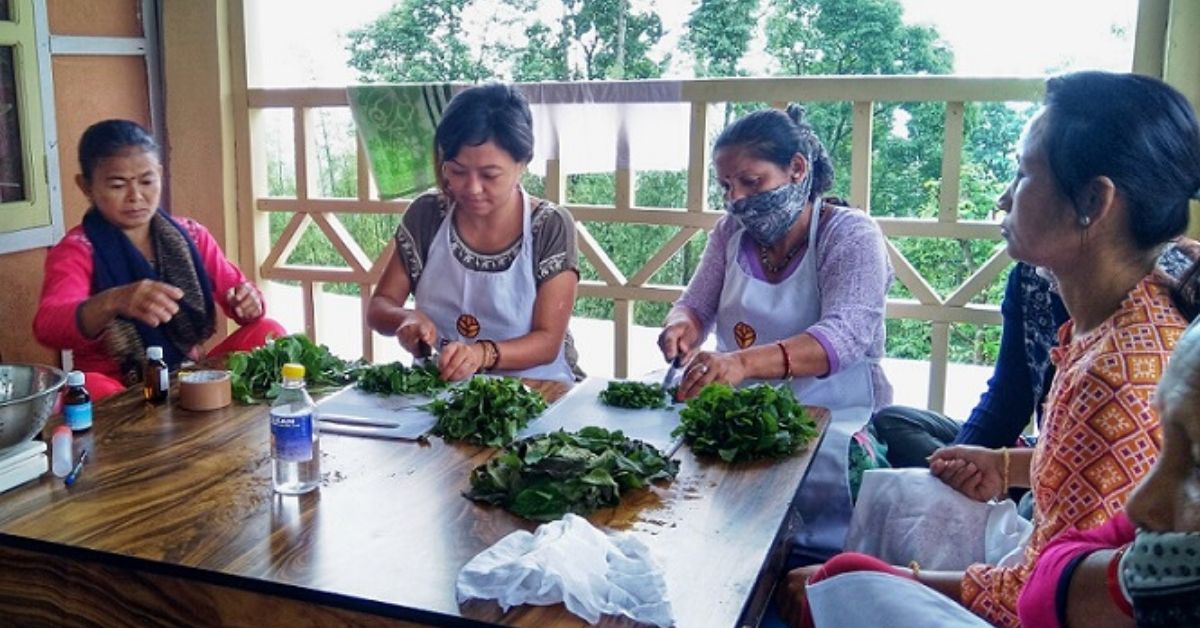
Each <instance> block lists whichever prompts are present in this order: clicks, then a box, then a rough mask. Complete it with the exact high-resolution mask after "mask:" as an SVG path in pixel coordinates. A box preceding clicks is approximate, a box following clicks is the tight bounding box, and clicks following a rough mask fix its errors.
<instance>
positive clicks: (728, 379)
mask: <svg viewBox="0 0 1200 628" xmlns="http://www.w3.org/2000/svg"><path fill="white" fill-rule="evenodd" d="M744 379H746V367H745V365H744V364H742V360H741V358H739V357H738V354H736V353H716V352H710V351H703V352H701V353H699V354H697V355H696V357H695V358H693V359H692V361H691V362H689V363H688V365H687V368H686V369H684V371H683V379H682V380H680V382H679V393H678V394H677V395H676V396H677V397H678V398H679V400H680V401H682V400H684V399H691V398H692V397H695V396H696V395H698V394H700V391H701V390H703V389H704V387H705V386H707V385H709V384H711V383H713V382H720V383H722V384H729V385H730V386H737V385H738V384H740V383H742V380H744Z"/></svg>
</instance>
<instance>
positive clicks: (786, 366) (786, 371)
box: [775, 340, 792, 379]
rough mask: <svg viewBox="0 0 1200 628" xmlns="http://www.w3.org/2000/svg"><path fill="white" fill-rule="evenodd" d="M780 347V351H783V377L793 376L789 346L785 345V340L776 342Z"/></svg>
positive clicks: (789, 377)
mask: <svg viewBox="0 0 1200 628" xmlns="http://www.w3.org/2000/svg"><path fill="white" fill-rule="evenodd" d="M775 346H777V347H779V351H780V352H782V353H783V379H791V378H792V356H790V355H788V350H787V347H785V346H783V341H782V340H780V341H779V342H776V343H775Z"/></svg>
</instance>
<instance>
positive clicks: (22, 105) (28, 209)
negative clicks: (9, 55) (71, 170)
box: [0, 0, 64, 254]
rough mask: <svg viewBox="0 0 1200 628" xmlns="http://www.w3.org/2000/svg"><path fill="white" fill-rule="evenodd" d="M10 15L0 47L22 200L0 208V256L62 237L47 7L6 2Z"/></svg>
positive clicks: (29, 1) (28, 0)
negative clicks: (11, 86) (7, 60)
mask: <svg viewBox="0 0 1200 628" xmlns="http://www.w3.org/2000/svg"><path fill="white" fill-rule="evenodd" d="M9 10H10V12H11V16H10V17H11V18H12V19H11V21H4V22H0V46H11V47H12V49H13V67H14V69H15V74H16V76H15V79H16V80H15V84H16V87H17V111H18V116H19V118H18V124H19V127H20V129H21V157H22V160H23V162H24V164H23V165H24V168H23V169H24V177H25V198H24V199H23V200H20V201H13V202H9V203H0V254H6V253H15V252H19V251H25V250H29V249H35V248H41V247H47V246H51V245H53V244H54V243H55V242H57V241H58V240H60V239H61V238H62V236H63V233H64V229H63V215H62V190H61V189H60V188H59V185H60V184H59V172H58V170H59V168H58V148H57V144H58V142H57V141H56V130H55V124H54V92H53V85H52V82H51V74H50V72H51V69H50V68H51V66H50V37H49V32H50V31H49V24H48V18H47V15H46V6H45V3H44V2H39V1H37V0H10V2H9Z"/></svg>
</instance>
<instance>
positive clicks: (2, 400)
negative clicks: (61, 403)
mask: <svg viewBox="0 0 1200 628" xmlns="http://www.w3.org/2000/svg"><path fill="white" fill-rule="evenodd" d="M66 381H67V374H66V373H64V372H62V370H60V369H56V368H54V367H52V366H42V365H40V364H0V456H3V455H4V454H5V453H6V452H7V450H8V449H9V448H11V447H14V446H16V445H20V444H22V443H25V442H27V441H29V439H31V438H33V436H34V435H35V434H37V433H38V432H40V431H41V430H42V428H43V427H45V426H46V419H47V418H49V417H50V413H51V412H53V411H54V402H55V401H56V400H57V398H58V389H60V388H62V386H63V384H65V383H66Z"/></svg>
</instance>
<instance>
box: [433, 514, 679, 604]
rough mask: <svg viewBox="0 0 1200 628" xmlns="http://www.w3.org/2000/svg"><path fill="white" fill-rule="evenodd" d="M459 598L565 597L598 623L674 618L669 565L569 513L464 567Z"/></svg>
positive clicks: (531, 600) (548, 600) (527, 600)
mask: <svg viewBox="0 0 1200 628" xmlns="http://www.w3.org/2000/svg"><path fill="white" fill-rule="evenodd" d="M456 590H457V595H458V601H459V602H460V603H461V602H464V601H466V600H468V599H470V598H481V599H494V600H496V601H497V602H499V604H500V606H501V608H503V609H504V610H506V611H507V610H508V609H509V608H510V607H512V606H516V605H519V604H535V605H548V604H556V603H559V602H561V603H563V604H565V605H566V607H567V610H569V611H571V612H572V613H574V614H576V615H578V616H579V617H582V618H583V619H585V620H587V621H588V622H590V623H593V624H594V623H596V622H598V621H600V616H601V615H624V616H626V617H629V618H631V619H633V620H635V621H639V622H642V623H646V624H652V625H655V626H670V625H672V624H673V623H674V620H673V619H672V614H671V603H670V602H669V601H668V600H667V585H666V581H665V580H664V579H663V575H662V570H661V569H660V568H659V566H658V564H657V563H655V561H654V559H653V558H652V557H651V556H650V550H649V549H648V548H647V547H646V546H645V544H643V543H642V542H641V541H639V540H637V539H636V538H634V537H632V536H630V535H628V534H605V533H604V532H601V531H600V530H598V529H596V528H595V527H594V526H592V524H590V523H588V521H587V519H584V518H583V517H579V516H576V515H572V514H568V515H566V516H565V517H563V518H562V519H561V520H559V521H553V522H550V523H545V524H542V525H540V526H538V528H537V530H535V531H534V532H533V533H532V534H531V533H529V532H526V531H524V530H518V531H516V532H513V533H512V534H509V535H508V536H506V537H504V538H503V539H500V541H499V542H497V543H496V544H495V545H493V546H491V547H489V548H487V549H486V550H484V551H482V552H480V553H479V555H477V556H476V557H475V558H472V559H471V560H470V562H468V563H467V564H466V565H464V566H463V568H462V571H460V572H459V574H458V583H457V586H456Z"/></svg>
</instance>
